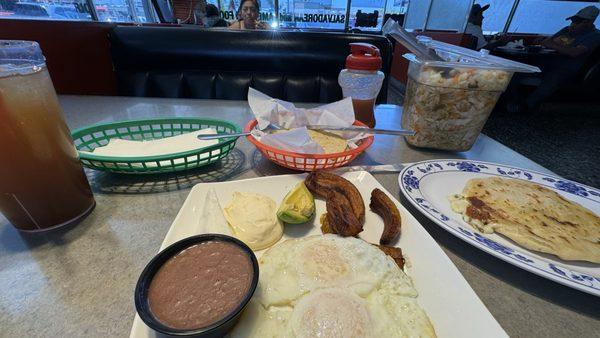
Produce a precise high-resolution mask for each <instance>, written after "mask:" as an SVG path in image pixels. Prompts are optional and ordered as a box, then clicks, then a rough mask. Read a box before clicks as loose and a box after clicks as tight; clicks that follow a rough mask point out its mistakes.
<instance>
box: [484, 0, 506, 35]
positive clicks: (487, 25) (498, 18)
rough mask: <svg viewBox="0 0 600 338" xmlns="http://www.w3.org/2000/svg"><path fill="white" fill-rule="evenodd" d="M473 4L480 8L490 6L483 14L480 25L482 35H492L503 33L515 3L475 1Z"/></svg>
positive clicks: (499, 0)
mask: <svg viewBox="0 0 600 338" xmlns="http://www.w3.org/2000/svg"><path fill="white" fill-rule="evenodd" d="M475 3H476V4H480V5H481V6H485V5H487V4H489V5H490V8H488V9H487V10H486V11H485V12H484V13H483V16H484V19H483V24H482V25H481V28H482V29H483V34H486V35H492V34H497V33H501V32H503V31H504V26H506V21H507V20H508V16H509V15H510V10H511V9H512V7H513V5H514V3H515V1H514V0H513V1H507V0H477V1H475Z"/></svg>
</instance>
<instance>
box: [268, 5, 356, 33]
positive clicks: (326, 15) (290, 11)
mask: <svg viewBox="0 0 600 338" xmlns="http://www.w3.org/2000/svg"><path fill="white" fill-rule="evenodd" d="M347 4H348V2H347V1H346V0H279V21H280V22H279V25H280V27H282V28H321V29H339V30H342V29H344V28H345V24H346V8H347Z"/></svg>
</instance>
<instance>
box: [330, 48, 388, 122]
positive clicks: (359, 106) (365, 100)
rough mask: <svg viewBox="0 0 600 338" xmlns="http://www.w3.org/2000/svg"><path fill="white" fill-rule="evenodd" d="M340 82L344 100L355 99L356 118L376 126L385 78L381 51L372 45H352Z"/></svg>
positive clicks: (353, 101)
mask: <svg viewBox="0 0 600 338" xmlns="http://www.w3.org/2000/svg"><path fill="white" fill-rule="evenodd" d="M350 52H351V54H350V55H348V57H347V58H346V68H345V69H342V71H341V72H340V75H339V77H338V83H339V84H340V86H341V87H342V92H343V95H344V97H351V98H352V105H353V106H354V116H355V118H356V120H358V121H361V122H363V123H364V124H366V125H367V126H369V127H370V128H373V127H375V113H374V108H375V100H376V99H377V95H378V94H379V90H380V89H381V84H382V83H383V79H384V78H385V75H384V74H383V72H381V71H380V69H381V63H382V61H381V55H380V54H379V49H378V48H377V47H375V46H373V45H371V44H368V43H351V44H350Z"/></svg>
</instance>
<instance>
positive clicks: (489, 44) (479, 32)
mask: <svg viewBox="0 0 600 338" xmlns="http://www.w3.org/2000/svg"><path fill="white" fill-rule="evenodd" d="M488 8H490V5H489V4H487V5H484V6H483V7H482V6H481V5H480V4H474V5H473V7H471V13H470V14H469V20H468V22H467V27H466V28H465V33H466V34H471V35H472V36H473V37H474V38H476V39H477V45H476V47H475V49H477V50H480V49H487V50H493V49H494V48H496V47H499V46H504V45H505V44H506V43H507V42H508V41H509V39H508V37H507V36H506V35H502V36H500V37H499V38H498V39H492V40H490V41H487V40H486V38H485V36H484V35H483V29H482V28H481V25H482V24H483V19H484V17H483V12H485V11H486V10H487V9H488Z"/></svg>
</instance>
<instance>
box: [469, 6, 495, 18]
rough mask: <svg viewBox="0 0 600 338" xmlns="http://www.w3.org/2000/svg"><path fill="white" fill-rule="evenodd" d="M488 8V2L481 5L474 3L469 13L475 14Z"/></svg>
mask: <svg viewBox="0 0 600 338" xmlns="http://www.w3.org/2000/svg"><path fill="white" fill-rule="evenodd" d="M488 8H490V4H487V5H484V6H483V7H482V6H481V5H480V4H474V5H473V7H471V14H469V15H470V16H475V15H477V14H479V13H481V12H484V11H485V10H486V9H488Z"/></svg>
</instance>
